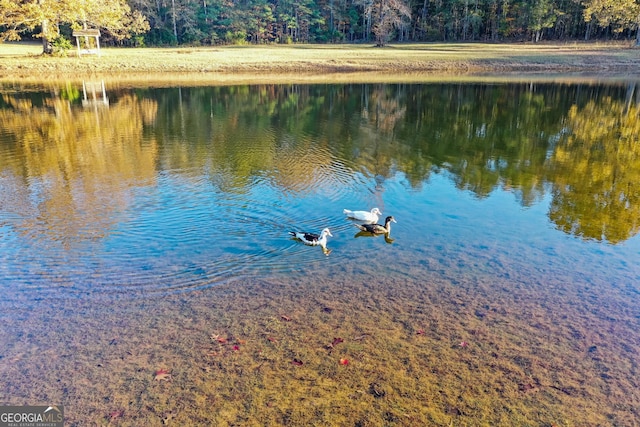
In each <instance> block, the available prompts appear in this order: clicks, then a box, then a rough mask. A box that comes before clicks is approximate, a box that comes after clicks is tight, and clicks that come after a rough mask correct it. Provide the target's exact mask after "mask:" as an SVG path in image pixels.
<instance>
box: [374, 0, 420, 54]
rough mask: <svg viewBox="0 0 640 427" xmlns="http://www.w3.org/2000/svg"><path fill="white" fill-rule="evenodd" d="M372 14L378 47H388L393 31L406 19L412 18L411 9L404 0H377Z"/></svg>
mask: <svg viewBox="0 0 640 427" xmlns="http://www.w3.org/2000/svg"><path fill="white" fill-rule="evenodd" d="M372 12H373V28H372V31H373V34H374V35H375V36H376V46H384V45H386V44H387V42H388V41H389V38H390V36H391V32H392V31H393V29H394V28H399V27H400V26H401V25H402V24H403V23H404V21H405V19H406V18H410V17H411V8H410V7H409V6H407V4H406V3H405V2H404V1H403V0H376V1H374V2H373V10H372Z"/></svg>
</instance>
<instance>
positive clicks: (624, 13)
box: [582, 0, 640, 46]
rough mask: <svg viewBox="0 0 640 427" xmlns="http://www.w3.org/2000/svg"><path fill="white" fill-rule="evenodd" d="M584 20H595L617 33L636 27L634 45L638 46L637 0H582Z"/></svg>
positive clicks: (639, 11) (639, 10)
mask: <svg viewBox="0 0 640 427" xmlns="http://www.w3.org/2000/svg"><path fill="white" fill-rule="evenodd" d="M582 4H583V5H584V7H585V9H584V20H585V22H587V23H591V22H592V21H595V23H596V24H597V25H598V26H600V27H602V28H606V27H611V29H612V30H613V32H616V33H619V32H622V31H624V30H626V29H633V28H635V29H636V45H637V46H640V3H639V2H638V1H637V0H583V2H582Z"/></svg>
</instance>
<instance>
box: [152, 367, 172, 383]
mask: <svg viewBox="0 0 640 427" xmlns="http://www.w3.org/2000/svg"><path fill="white" fill-rule="evenodd" d="M154 379H155V380H156V381H162V380H164V381H169V380H170V379H171V374H170V373H169V371H168V370H166V369H158V370H157V371H156V373H155V376H154Z"/></svg>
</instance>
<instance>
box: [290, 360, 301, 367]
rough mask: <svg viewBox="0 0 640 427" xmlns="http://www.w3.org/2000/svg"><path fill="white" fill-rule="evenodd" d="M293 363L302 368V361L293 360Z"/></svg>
mask: <svg viewBox="0 0 640 427" xmlns="http://www.w3.org/2000/svg"><path fill="white" fill-rule="evenodd" d="M291 363H292V364H294V365H296V366H302V360H300V359H293V360H292V361H291Z"/></svg>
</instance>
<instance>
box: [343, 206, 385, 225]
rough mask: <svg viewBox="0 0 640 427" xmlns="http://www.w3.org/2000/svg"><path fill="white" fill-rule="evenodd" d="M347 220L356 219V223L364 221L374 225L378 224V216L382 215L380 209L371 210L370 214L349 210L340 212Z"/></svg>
mask: <svg viewBox="0 0 640 427" xmlns="http://www.w3.org/2000/svg"><path fill="white" fill-rule="evenodd" d="M342 212H343V213H344V214H345V215H346V216H347V218H351V219H357V220H358V221H365V222H368V223H371V224H375V223H376V222H378V215H382V212H380V209H378V208H373V209H371V212H367V211H350V210H349V209H345V210H343V211H342Z"/></svg>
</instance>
